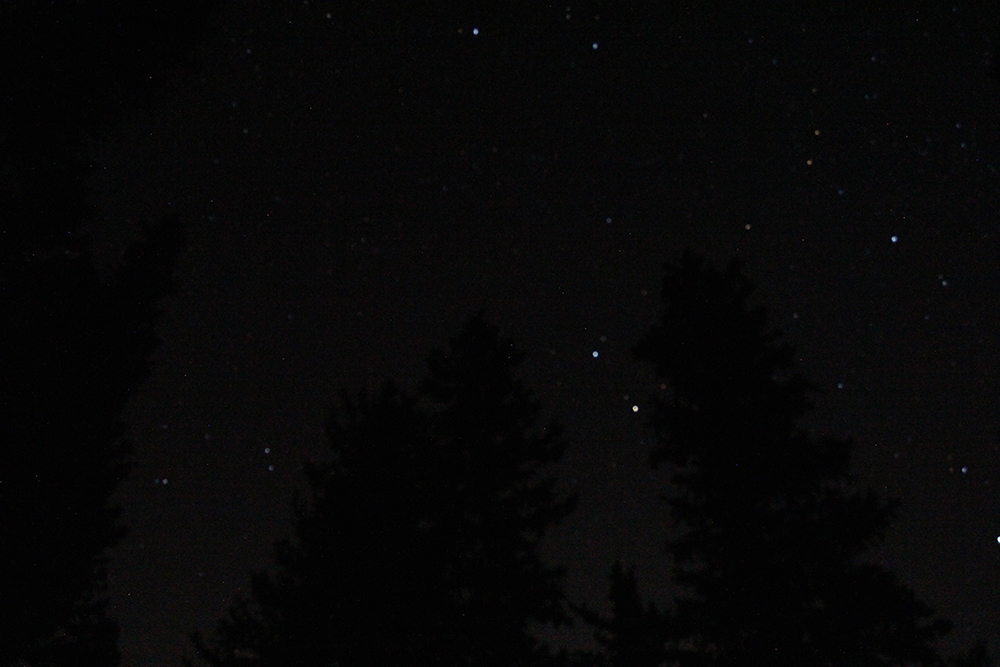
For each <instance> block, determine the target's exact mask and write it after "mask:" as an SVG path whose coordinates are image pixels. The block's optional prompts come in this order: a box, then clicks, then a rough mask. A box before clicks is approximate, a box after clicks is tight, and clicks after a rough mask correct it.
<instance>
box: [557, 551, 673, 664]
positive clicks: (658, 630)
mask: <svg viewBox="0 0 1000 667" xmlns="http://www.w3.org/2000/svg"><path fill="white" fill-rule="evenodd" d="M610 583H611V587H610V592H609V593H608V601H610V602H611V617H610V618H603V617H602V616H601V615H600V614H596V613H594V612H593V611H591V610H589V609H587V608H586V607H582V606H578V605H573V608H574V610H575V611H576V612H577V613H578V614H580V616H582V617H583V619H584V620H586V621H587V623H589V624H590V625H591V626H593V627H594V640H595V641H596V642H597V644H598V645H599V646H600V647H601V648H602V649H603V651H604V660H603V661H602V664H604V665H606V666H607V667H658V666H659V665H662V664H664V663H666V662H667V660H668V658H669V654H668V651H667V639H668V634H667V627H668V626H667V623H668V619H667V614H666V612H664V611H661V610H660V609H658V608H657V606H656V604H655V603H653V602H649V603H647V604H646V605H645V606H643V603H642V597H641V596H640V595H639V588H638V583H637V582H636V578H635V569H634V568H629V569H627V570H625V569H623V568H622V564H621V561H615V564H614V566H613V568H612V570H611V577H610Z"/></svg>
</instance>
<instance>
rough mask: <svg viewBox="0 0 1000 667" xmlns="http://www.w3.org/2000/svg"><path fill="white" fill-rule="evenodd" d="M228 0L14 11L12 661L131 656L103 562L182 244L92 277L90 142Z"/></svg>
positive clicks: (5, 487) (8, 444) (0, 650)
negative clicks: (112, 611) (133, 402)
mask: <svg viewBox="0 0 1000 667" xmlns="http://www.w3.org/2000/svg"><path fill="white" fill-rule="evenodd" d="M219 5H220V3H219V1H218V0H208V1H207V2H201V1H199V2H193V1H192V0H181V1H180V2H165V1H164V0H141V1H139V2H126V1H124V0H112V1H111V2H96V1H94V0H72V1H66V0H54V1H52V0H19V1H17V2H5V3H3V4H2V6H0V56H2V57H0V87H2V89H3V90H4V91H6V93H5V94H4V95H2V96H0V231H2V234H0V286H2V288H0V322H3V324H4V340H5V341H6V343H5V346H4V348H3V351H2V354H0V516H2V517H3V518H2V521H0V665H10V664H15V663H16V664H25V663H28V664H32V665H70V664H72V665H75V666H88V665H95V666H96V665H100V666H101V667H109V666H112V665H115V664H117V663H118V660H119V657H118V650H117V646H116V641H117V633H118V631H117V625H116V624H115V623H114V622H113V621H112V620H110V619H109V618H107V616H106V614H105V607H106V602H105V600H104V588H105V578H106V573H105V555H106V550H107V549H109V548H110V547H112V546H114V545H115V544H116V543H117V542H118V540H119V539H120V538H121V537H122V535H123V532H124V530H123V528H122V527H121V526H120V525H119V523H118V514H119V513H118V511H117V510H116V509H115V508H114V507H113V506H112V505H111V503H110V497H111V495H112V493H113V492H114V490H115V488H116V486H117V485H118V483H119V482H120V481H121V479H122V478H123V477H124V475H125V474H126V472H127V470H128V464H127V455H128V446H127V443H125V442H124V441H123V440H122V435H123V433H124V425H123V424H122V422H121V418H120V414H121V412H122V409H123V408H124V407H125V403H126V401H127V400H128V398H129V396H130V395H131V393H132V392H134V391H135V390H136V389H137V388H138V386H139V384H141V382H142V381H143V379H144V378H145V377H146V376H147V375H148V372H149V362H148V360H149V356H150V355H151V354H152V351H153V349H154V348H155V346H156V344H157V339H156V336H155V334H154V332H153V325H154V323H155V320H156V317H157V314H158V311H157V307H156V302H157V300H158V299H160V298H161V297H163V296H164V295H165V294H167V293H168V292H170V291H171V289H172V282H171V277H170V276H171V272H172V267H173V265H174V262H175V260H176V258H177V256H178V254H179V252H180V248H181V245H182V238H183V235H182V233H181V226H180V224H179V222H178V221H177V220H176V219H172V220H167V221H166V222H164V223H162V224H161V225H160V226H158V227H156V228H155V229H154V230H153V231H152V232H150V233H149V234H148V235H147V238H146V240H145V241H144V242H142V243H140V244H139V245H137V246H135V247H133V248H132V249H131V251H130V252H129V253H128V254H127V255H126V256H125V257H124V261H123V263H122V265H121V266H120V267H119V268H118V270H117V271H116V272H115V273H114V274H113V275H112V276H110V277H108V276H103V275H99V274H98V272H97V271H96V270H95V269H94V267H93V266H92V262H91V258H90V255H89V252H88V249H89V241H88V239H87V238H86V235H85V234H82V233H80V230H81V229H83V228H84V227H85V226H86V225H87V223H89V222H91V220H92V214H93V207H92V206H91V205H90V203H89V201H88V195H89V193H88V191H87V187H86V183H85V180H84V177H85V176H86V173H87V171H88V168H89V167H88V164H89V161H88V160H87V156H86V154H85V152H84V151H83V150H82V148H81V146H82V143H81V140H82V139H83V138H84V137H86V136H93V135H94V134H95V133H97V132H99V131H102V130H104V129H107V128H108V127H109V126H111V124H112V123H113V122H114V121H115V120H116V119H117V118H118V117H119V116H120V113H121V111H122V110H123V108H125V106H126V105H129V104H135V103H138V104H141V105H143V106H147V105H149V104H151V103H152V102H154V101H155V97H156V95H157V94H158V93H159V92H162V90H163V89H164V87H165V86H166V85H167V81H168V79H169V77H170V76H171V75H174V74H180V73H184V72H190V70H191V66H192V64H193V61H192V59H191V57H190V52H191V49H192V47H193V46H194V44H195V43H197V42H198V41H199V40H201V39H202V38H203V37H204V36H205V34H206V32H207V31H208V30H210V29H211V28H210V19H209V17H210V16H211V15H213V13H214V12H216V11H217V10H218V8H219Z"/></svg>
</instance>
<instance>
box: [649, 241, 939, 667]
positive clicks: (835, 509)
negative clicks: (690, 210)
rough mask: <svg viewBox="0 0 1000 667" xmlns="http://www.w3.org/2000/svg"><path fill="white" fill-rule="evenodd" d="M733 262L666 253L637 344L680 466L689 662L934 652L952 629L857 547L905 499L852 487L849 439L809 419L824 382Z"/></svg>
mask: <svg viewBox="0 0 1000 667" xmlns="http://www.w3.org/2000/svg"><path fill="white" fill-rule="evenodd" d="M752 289H753V288H752V286H751V284H750V283H749V281H748V280H747V279H746V278H744V277H743V276H742V275H741V274H740V268H739V265H738V263H737V262H736V261H735V260H734V261H733V262H731V263H730V264H729V266H728V267H727V268H726V269H725V270H722V271H719V270H716V269H713V268H711V267H708V266H706V264H705V263H704V262H703V260H702V259H700V258H698V257H696V256H695V255H694V254H693V253H690V252H686V253H685V254H684V257H683V259H682V261H681V263H680V265H679V266H676V267H675V266H667V267H666V275H665V278H664V282H663V293H662V299H663V304H664V308H665V310H664V313H663V320H662V323H661V324H659V325H657V326H654V327H652V328H651V329H650V331H649V332H648V333H647V334H646V336H645V337H644V338H643V339H642V340H641V341H640V342H639V343H638V344H637V345H636V347H635V349H634V352H635V355H636V357H637V358H638V359H640V360H644V361H649V362H652V363H653V364H654V365H655V368H656V372H657V374H658V375H659V376H660V377H661V378H663V379H664V380H666V381H668V382H669V386H670V389H671V390H672V392H670V393H667V392H664V393H663V394H662V395H660V396H656V397H654V404H655V411H654V416H653V418H652V423H653V426H654V427H655V429H656V433H657V447H656V449H655V451H654V452H653V454H652V457H651V462H652V464H653V465H657V464H659V463H663V462H666V463H668V464H669V465H670V466H671V470H672V472H673V486H674V492H673V493H672V494H671V495H670V496H669V497H668V501H669V504H670V507H671V509H672V512H673V514H674V517H675V518H676V520H678V521H679V523H680V526H681V528H682V531H683V532H682V533H681V534H679V535H678V536H677V537H675V538H672V539H671V541H670V542H669V544H668V549H669V552H670V555H671V556H672V557H673V560H674V577H675V579H676V581H677V582H678V583H680V584H682V585H683V586H685V587H686V588H687V589H688V592H687V594H685V595H684V596H683V597H682V598H681V599H680V600H678V607H677V616H676V618H675V619H674V620H673V621H672V623H671V640H672V645H673V647H674V648H675V649H676V650H677V651H678V653H677V655H678V662H679V663H680V664H681V665H731V664H754V665H797V666H799V667H801V666H805V665H873V666H874V665H934V664H939V662H940V658H939V656H938V654H937V652H936V650H935V648H934V646H933V645H932V643H933V642H934V641H935V639H937V638H938V637H940V636H941V635H943V634H944V633H945V632H947V630H948V624H947V623H945V622H944V621H939V620H932V619H931V616H932V613H931V610H930V609H929V608H928V607H927V606H925V605H924V604H923V603H921V602H920V601H918V600H917V599H916V597H915V596H914V594H913V593H912V592H911V591H910V590H909V589H907V588H905V587H904V586H903V585H901V584H900V582H898V581H897V580H896V578H895V577H894V576H893V575H892V573H890V572H889V571H887V570H885V569H883V568H882V567H879V566H877V565H871V564H865V563H862V562H860V561H859V557H860V556H862V555H864V554H865V552H867V551H868V550H869V549H870V548H871V547H872V546H873V545H875V544H877V543H878V542H879V541H880V540H882V539H883V536H884V534H885V531H886V529H887V527H888V526H889V523H890V520H891V518H892V516H893V512H894V507H895V506H894V505H893V504H890V503H887V502H885V501H883V500H881V499H879V498H878V497H877V496H876V495H875V494H874V493H872V492H871V491H870V490H869V491H866V492H864V493H859V492H856V491H854V490H852V488H851V486H850V469H849V468H850V451H851V442H850V441H847V440H837V439H831V438H814V437H812V436H811V435H809V434H808V433H806V432H804V431H803V430H802V429H800V428H799V427H797V426H796V422H797V420H799V419H800V418H801V417H802V416H803V415H805V414H806V412H807V411H808V410H810V409H811V405H810V402H809V400H808V399H807V394H808V393H809V392H810V391H812V390H813V387H812V386H811V385H810V384H809V383H808V382H807V381H806V380H804V379H803V378H802V377H801V375H799V374H798V373H795V372H792V369H793V350H792V348H791V347H789V346H787V345H780V344H778V343H777V340H778V337H779V335H778V333H776V332H773V331H769V330H767V329H766V314H765V311H764V309H763V308H760V307H751V306H750V305H749V304H748V297H749V296H750V293H751V291H752Z"/></svg>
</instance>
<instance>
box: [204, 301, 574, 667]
mask: <svg viewBox="0 0 1000 667" xmlns="http://www.w3.org/2000/svg"><path fill="white" fill-rule="evenodd" d="M521 358H522V355H521V354H520V353H519V352H518V351H517V350H516V349H515V348H514V345H513V343H512V342H511V341H509V340H507V339H504V338H502V337H500V336H499V332H498V330H497V328H496V327H493V326H491V325H489V324H487V323H486V322H485V321H484V320H483V319H482V317H481V316H476V317H473V318H471V319H470V320H468V322H467V323H466V325H465V327H464V329H463V331H462V333H461V335H460V336H458V337H457V338H456V339H454V340H453V341H452V342H451V347H450V350H449V351H448V352H447V353H446V352H442V351H437V352H434V353H433V354H432V355H431V356H430V358H429V362H428V366H429V374H428V376H427V377H426V378H425V380H424V382H423V383H422V384H421V386H420V389H419V391H418V392H417V395H416V396H409V395H407V394H406V393H404V392H402V391H401V390H400V389H399V388H398V387H396V386H395V385H393V384H391V383H387V384H385V385H383V387H382V388H381V390H380V391H379V392H378V393H377V394H376V395H375V396H373V397H369V396H367V395H366V394H365V393H361V394H360V395H359V397H358V398H357V399H352V398H350V397H349V396H344V398H343V400H342V402H341V406H340V409H339V410H337V411H336V412H335V414H334V415H333V416H332V417H331V419H330V420H329V422H328V424H327V433H328V435H329V439H330V445H331V449H332V453H333V457H332V460H331V461H329V462H327V463H321V464H310V465H307V472H308V477H309V481H310V486H311V489H312V502H311V503H309V504H307V503H305V502H302V501H297V503H296V506H295V524H294V525H295V539H294V541H287V540H286V541H280V542H278V543H277V544H276V548H275V558H274V567H272V568H271V569H270V570H269V571H264V572H258V573H256V574H254V575H253V577H252V595H251V597H250V598H248V599H245V600H243V601H241V602H240V603H239V604H238V605H236V606H235V607H234V608H233V609H231V610H230V612H229V613H228V614H227V617H226V618H224V619H223V620H222V621H221V622H220V624H219V626H218V629H217V631H216V633H215V637H214V638H213V640H212V641H207V640H206V639H205V638H203V637H202V636H201V635H199V634H197V633H195V634H194V635H193V641H194V644H195V647H196V649H197V657H196V659H195V660H196V662H197V663H198V664H209V665H215V666H222V665H244V664H245V665H267V666H269V667H271V666H277V665H289V666H291V665H295V666H297V667H309V666H311V665H330V664H338V665H344V666H345V667H347V666H350V665H412V664H418V663H419V664H440V665H456V666H458V665H470V666H471V665H496V666H497V667H500V666H501V665H503V666H511V665H534V664H548V663H549V662H550V661H551V660H552V659H553V658H552V656H551V655H549V654H548V652H547V651H546V650H545V649H544V648H543V647H542V645H541V644H540V643H539V641H538V640H537V639H535V638H534V637H533V636H532V635H531V633H530V632H529V627H530V624H531V623H532V622H542V623H544V622H554V623H564V622H568V620H569V619H568V617H567V616H566V615H565V612H564V611H563V609H562V603H563V594H562V590H561V582H560V579H561V576H562V570H561V569H558V568H553V567H549V566H547V565H545V564H544V563H542V561H541V559H540V557H539V554H538V547H539V541H540V539H541V537H542V535H543V534H544V532H545V530H546V528H547V527H549V526H551V525H552V524H554V523H556V522H558V521H559V520H561V519H562V518H563V517H565V516H566V515H567V514H568V513H569V512H570V511H571V509H572V507H573V504H574V499H572V498H560V497H558V494H557V491H556V489H555V481H554V479H553V478H551V477H548V476H546V475H545V474H544V472H543V469H544V467H545V466H546V465H548V464H550V463H553V462H555V461H557V460H558V459H559V457H560V456H561V454H562V452H563V449H564V447H565V445H564V442H563V441H562V439H561V436H560V434H559V429H558V428H556V427H555V425H554V424H550V425H548V426H546V427H543V428H539V427H538V426H537V425H536V424H537V419H538V413H539V405H538V403H537V401H536V400H535V399H534V398H533V397H532V396H531V394H530V393H529V392H528V390H527V389H526V388H525V387H524V386H523V385H522V383H521V382H520V381H519V380H518V379H517V378H516V376H515V374H514V371H515V368H516V366H517V365H518V363H520V361H521ZM188 664H193V662H192V661H189V663H188Z"/></svg>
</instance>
